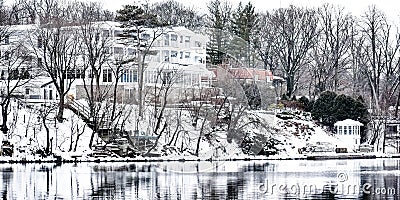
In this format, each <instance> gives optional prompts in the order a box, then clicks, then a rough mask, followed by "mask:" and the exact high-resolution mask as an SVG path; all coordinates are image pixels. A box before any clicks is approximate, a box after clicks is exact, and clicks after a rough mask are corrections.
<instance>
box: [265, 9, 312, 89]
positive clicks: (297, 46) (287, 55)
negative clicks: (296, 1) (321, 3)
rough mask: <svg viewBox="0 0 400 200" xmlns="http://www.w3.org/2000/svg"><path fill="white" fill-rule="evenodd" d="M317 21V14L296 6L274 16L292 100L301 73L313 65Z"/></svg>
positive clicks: (276, 46) (277, 45) (276, 42)
mask: <svg viewBox="0 0 400 200" xmlns="http://www.w3.org/2000/svg"><path fill="white" fill-rule="evenodd" d="M317 21H318V19H317V17H316V14H315V11H313V10H311V9H306V8H296V7H294V6H290V7H288V8H281V9H278V10H276V11H274V13H273V14H272V15H271V18H270V28H271V29H273V31H274V35H275V37H274V38H273V41H274V51H275V52H276V53H277V56H278V59H279V67H280V69H281V70H282V72H283V76H284V77H285V79H286V85H287V95H288V96H292V95H293V94H294V92H295V91H296V88H297V78H298V77H297V76H298V73H299V71H301V70H302V69H304V67H305V65H306V64H308V63H309V62H310V61H309V55H308V54H309V52H310V50H311V48H312V47H313V46H314V45H315V42H316V40H315V39H316V35H317V29H316V28H317Z"/></svg>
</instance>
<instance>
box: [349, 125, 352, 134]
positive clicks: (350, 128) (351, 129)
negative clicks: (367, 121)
mask: <svg viewBox="0 0 400 200" xmlns="http://www.w3.org/2000/svg"><path fill="white" fill-rule="evenodd" d="M351 130H352V129H351V126H349V135H351V134H352V132H351Z"/></svg>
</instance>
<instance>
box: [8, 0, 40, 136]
mask: <svg viewBox="0 0 400 200" xmlns="http://www.w3.org/2000/svg"><path fill="white" fill-rule="evenodd" d="M1 9H2V11H1V15H2V16H0V18H1V21H0V23H1V26H0V44H3V45H1V46H0V52H1V53H0V67H1V77H0V87H1V88H0V90H1V100H0V106H1V116H2V123H1V131H2V132H3V134H4V135H5V136H8V131H9V127H8V117H9V115H10V112H11V110H10V106H11V102H12V100H13V99H14V100H15V99H18V97H20V95H18V93H20V92H21V90H22V87H23V86H24V85H26V83H28V82H29V80H30V79H31V74H30V73H31V72H30V71H29V68H30V66H31V64H32V57H31V56H30V55H29V51H28V50H27V49H26V48H25V46H24V45H23V43H24V36H25V35H23V34H22V35H21V33H17V31H16V30H15V29H13V28H11V21H10V18H11V16H12V15H13V14H12V13H13V11H12V10H8V11H7V10H6V8H4V7H2V8H1ZM3 11H4V12H3ZM15 38H19V40H15Z"/></svg>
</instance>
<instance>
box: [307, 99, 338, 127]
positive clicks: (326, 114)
mask: <svg viewBox="0 0 400 200" xmlns="http://www.w3.org/2000/svg"><path fill="white" fill-rule="evenodd" d="M336 96H337V95H336V93H334V92H331V91H326V92H323V93H321V96H320V97H319V98H318V99H317V100H316V101H315V103H314V106H313V110H312V112H311V114H312V116H313V118H314V119H316V120H319V121H321V122H322V123H323V124H326V125H332V124H333V123H335V121H334V119H333V117H332V113H333V112H334V111H333V107H332V103H333V100H334V99H335V98H336Z"/></svg>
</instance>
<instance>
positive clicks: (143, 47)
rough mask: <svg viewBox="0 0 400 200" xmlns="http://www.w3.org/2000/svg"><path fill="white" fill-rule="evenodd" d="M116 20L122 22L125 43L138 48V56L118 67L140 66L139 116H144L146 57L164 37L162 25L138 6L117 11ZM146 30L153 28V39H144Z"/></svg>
mask: <svg viewBox="0 0 400 200" xmlns="http://www.w3.org/2000/svg"><path fill="white" fill-rule="evenodd" d="M116 20H117V21H119V22H121V23H122V25H121V27H122V28H124V33H122V34H121V35H119V37H121V38H122V41H121V42H123V43H125V44H128V45H134V46H136V55H134V56H133V57H130V58H126V59H124V60H121V61H118V62H119V63H117V65H122V64H128V63H131V62H136V63H137V65H138V104H139V116H142V114H143V97H144V95H143V87H144V80H143V78H144V71H145V59H146V56H147V55H149V54H150V53H151V47H152V45H153V43H154V41H155V40H156V39H157V38H158V37H160V36H161V35H163V33H164V31H163V28H162V24H160V23H159V22H158V20H157V17H156V16H155V15H153V14H151V13H148V12H145V10H144V9H143V8H142V7H140V6H137V5H125V6H124V7H123V9H121V10H118V11H117V16H116ZM146 28H153V29H154V31H153V34H152V36H150V37H151V38H142V37H141V34H142V33H143V32H144V31H145V29H146Z"/></svg>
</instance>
